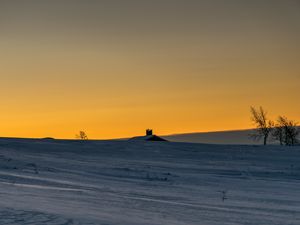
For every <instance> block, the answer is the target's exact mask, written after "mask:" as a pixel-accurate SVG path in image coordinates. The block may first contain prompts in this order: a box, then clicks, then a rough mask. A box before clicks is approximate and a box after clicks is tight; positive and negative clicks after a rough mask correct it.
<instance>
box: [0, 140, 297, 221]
mask: <svg viewBox="0 0 300 225" xmlns="http://www.w3.org/2000/svg"><path fill="white" fill-rule="evenodd" d="M0 195H1V201H0V224H1V225H2V224H34V225H38V224H55V225H57V224H62V225H63V224H97V225H98V224H100V225H101V224H102V225H146V224H147V225H150V224H153V225H158V224H161V225H166V224H171V225H190V224H191V225H193V224H195V225H196V224H197V225H199V224H201V225H202V224H203V225H206V224H207V225H220V224H222V225H223V224H253V225H254V224H255V225H257V224H260V225H263V224H268V225H271V224H272V225H274V224H275V225H276V224H278V225H279V224H291V225H292V224H295V225H296V224H299V221H300V147H299V146H296V147H281V146H266V147H264V146H247V145H208V144H188V143H172V142H130V141H66V140H42V139H0Z"/></svg>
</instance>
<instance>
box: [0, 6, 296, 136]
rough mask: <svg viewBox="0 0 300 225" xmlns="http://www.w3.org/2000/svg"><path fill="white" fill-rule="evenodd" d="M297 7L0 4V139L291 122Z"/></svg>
mask: <svg viewBox="0 0 300 225" xmlns="http://www.w3.org/2000/svg"><path fill="white" fill-rule="evenodd" d="M299 12H300V2H299V1H296V0H285V1H277V0H270V1H258V0H257V1H256V0H254V1H242V0H236V1H235V0H228V1H222V0H219V1H217V0H213V1H211V0H210V1H194V0H190V1H189V0H185V1H180V0H178V1H177V0H160V1H158V0H157V1H156V0H154V1H141V0H139V1H138V0H135V1H134V0H128V1H124V0H110V1H108V0H107V1H101V0H99V1H94V0H89V1H84V0H81V1H79V0H59V1H58V0H48V1H47V0H45V1H40V0H28V1H21V0H19V1H17V0H14V1H11V0H0V49H1V51H0V77H1V82H0V100H1V111H0V115H1V125H0V136H14V137H16V136H18V137H48V136H51V137H56V138H74V137H75V134H76V133H77V132H78V131H79V130H84V131H86V132H87V134H88V136H89V137H90V138H99V139H105V138H116V137H129V136H133V135H142V134H144V130H145V129H146V128H153V129H154V130H155V132H156V133H158V134H172V133H184V132H197V131H214V130H231V129H245V128H250V127H252V124H251V121H250V119H249V117H250V113H249V107H250V106H251V105H254V106H259V105H262V106H263V107H264V108H265V109H267V111H268V112H269V115H270V117H271V118H272V119H275V118H276V116H277V115H279V114H280V115H286V116H287V117H289V118H290V119H294V120H298V121H300V104H299V99H300V92H299V90H300V43H299V40H300V13H299Z"/></svg>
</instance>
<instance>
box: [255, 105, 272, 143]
mask: <svg viewBox="0 0 300 225" xmlns="http://www.w3.org/2000/svg"><path fill="white" fill-rule="evenodd" d="M250 112H251V120H252V121H253V122H254V124H255V125H256V128H257V129H256V133H255V134H252V135H251V137H252V138H253V139H254V140H257V141H259V140H260V139H261V138H263V141H264V142H263V143H264V145H266V144H267V140H268V137H269V135H270V133H271V131H272V129H273V126H274V123H273V122H272V121H271V120H269V119H268V118H267V112H266V111H265V110H264V109H263V108H262V107H261V106H260V107H259V108H258V109H256V108H254V107H252V106H251V107H250Z"/></svg>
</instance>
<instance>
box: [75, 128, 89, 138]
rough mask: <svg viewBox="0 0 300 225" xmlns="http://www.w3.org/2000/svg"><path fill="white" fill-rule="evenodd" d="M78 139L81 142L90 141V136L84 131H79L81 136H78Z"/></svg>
mask: <svg viewBox="0 0 300 225" xmlns="http://www.w3.org/2000/svg"><path fill="white" fill-rule="evenodd" d="M76 138H77V139H80V140H88V136H87V134H86V133H85V132H84V131H82V130H81V131H79V134H76Z"/></svg>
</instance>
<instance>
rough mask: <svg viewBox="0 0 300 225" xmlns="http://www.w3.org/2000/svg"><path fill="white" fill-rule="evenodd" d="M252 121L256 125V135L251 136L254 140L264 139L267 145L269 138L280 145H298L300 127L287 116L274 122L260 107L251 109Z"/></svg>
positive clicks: (280, 117)
mask: <svg viewBox="0 0 300 225" xmlns="http://www.w3.org/2000/svg"><path fill="white" fill-rule="evenodd" d="M250 112H251V120H252V121H253V123H254V124H255V125H256V130H255V133H254V134H252V135H251V137H252V138H253V139H254V140H257V141H259V140H261V139H263V144H264V145H266V144H267V142H268V139H269V138H272V139H273V140H276V141H278V142H279V143H280V145H295V144H296V143H298V139H297V137H298V135H299V132H300V131H299V127H298V126H297V125H298V123H297V122H295V121H293V120H289V119H288V118H287V117H285V116H278V118H277V120H276V121H275V122H274V121H272V120H269V119H268V117H267V112H266V111H265V110H264V109H263V108H262V107H261V106H260V107H259V108H258V109H257V108H255V107H252V106H251V107H250Z"/></svg>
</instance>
